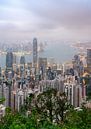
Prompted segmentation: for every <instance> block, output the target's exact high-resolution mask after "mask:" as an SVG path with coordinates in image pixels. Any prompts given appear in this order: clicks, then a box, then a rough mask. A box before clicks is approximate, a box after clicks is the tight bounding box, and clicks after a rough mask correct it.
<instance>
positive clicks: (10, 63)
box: [6, 52, 13, 70]
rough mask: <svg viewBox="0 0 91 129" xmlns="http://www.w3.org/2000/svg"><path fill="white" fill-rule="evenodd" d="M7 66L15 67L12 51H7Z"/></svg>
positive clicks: (9, 67)
mask: <svg viewBox="0 0 91 129" xmlns="http://www.w3.org/2000/svg"><path fill="white" fill-rule="evenodd" d="M6 67H7V68H8V69H10V70H11V69H12V67H13V53H12V52H7V55H6Z"/></svg>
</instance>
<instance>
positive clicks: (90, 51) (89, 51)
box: [87, 49, 91, 72]
mask: <svg viewBox="0 0 91 129" xmlns="http://www.w3.org/2000/svg"><path fill="white" fill-rule="evenodd" d="M87 68H88V70H89V72H91V49H87Z"/></svg>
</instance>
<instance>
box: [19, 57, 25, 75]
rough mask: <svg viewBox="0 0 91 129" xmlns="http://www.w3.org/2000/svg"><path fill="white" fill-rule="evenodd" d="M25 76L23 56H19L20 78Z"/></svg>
mask: <svg viewBox="0 0 91 129" xmlns="http://www.w3.org/2000/svg"><path fill="white" fill-rule="evenodd" d="M24 74H25V56H21V58H20V76H24Z"/></svg>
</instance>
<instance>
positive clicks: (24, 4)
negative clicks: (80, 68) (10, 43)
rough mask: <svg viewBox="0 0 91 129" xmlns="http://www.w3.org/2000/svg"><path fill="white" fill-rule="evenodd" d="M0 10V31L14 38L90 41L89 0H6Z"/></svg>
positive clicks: (90, 18)
mask: <svg viewBox="0 0 91 129" xmlns="http://www.w3.org/2000/svg"><path fill="white" fill-rule="evenodd" d="M0 12H1V15H0V29H1V30H0V31H3V33H5V34H6V32H7V31H8V32H9V33H10V34H11V33H12V32H13V33H12V37H14V36H13V35H16V36H15V38H19V35H20V37H23V36H24V34H25V38H28V36H29V37H30V35H31V36H34V37H35V36H39V37H40V38H44V39H47V38H48V39H60V40H66V39H69V40H71V39H72V40H73V39H74V40H87V39H88V40H91V38H90V33H91V1H89V0H38V1H37V0H27V1H25V0H15V1H12V0H6V2H2V3H1V8H0ZM6 30H7V31H6ZM1 33H2V32H0V35H1ZM17 35H18V37H17ZM0 37H1V36H0ZM3 38H6V37H3ZM7 38H8V37H7ZM9 38H10V36H9Z"/></svg>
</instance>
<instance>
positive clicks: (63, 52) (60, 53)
mask: <svg viewBox="0 0 91 129" xmlns="http://www.w3.org/2000/svg"><path fill="white" fill-rule="evenodd" d="M77 53H78V50H77V49H75V48H74V47H71V44H70V43H49V44H47V46H46V48H45V51H44V52H41V53H39V55H38V56H39V57H47V58H54V59H55V62H58V63H63V62H65V61H69V60H72V58H73V57H74V55H75V54H77ZM25 59H26V63H27V62H32V54H31V55H25ZM19 60H20V56H18V57H17V63H19ZM5 64H6V55H0V67H2V68H4V67H5Z"/></svg>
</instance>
